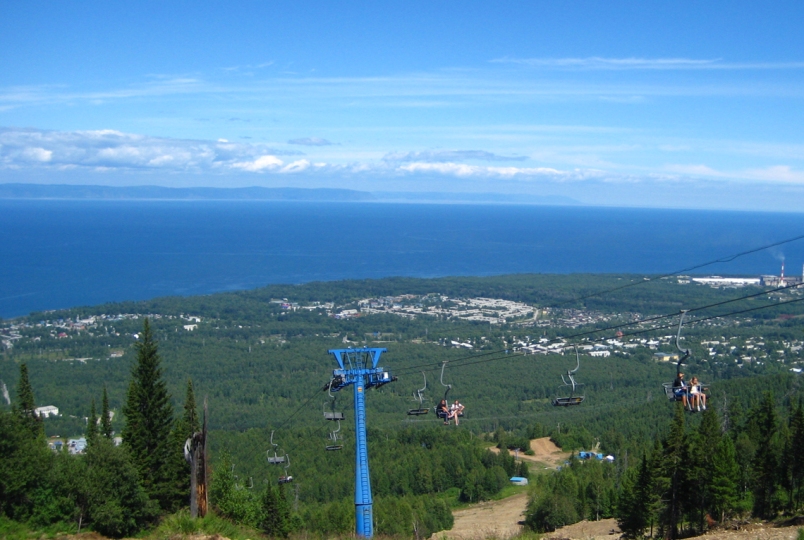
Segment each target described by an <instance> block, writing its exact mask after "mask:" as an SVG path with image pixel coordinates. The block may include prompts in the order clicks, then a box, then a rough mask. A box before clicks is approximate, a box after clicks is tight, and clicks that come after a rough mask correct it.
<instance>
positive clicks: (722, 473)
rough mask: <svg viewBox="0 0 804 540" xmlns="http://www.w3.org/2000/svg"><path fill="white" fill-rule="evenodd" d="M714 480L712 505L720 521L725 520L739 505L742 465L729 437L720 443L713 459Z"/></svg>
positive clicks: (712, 481) (711, 488)
mask: <svg viewBox="0 0 804 540" xmlns="http://www.w3.org/2000/svg"><path fill="white" fill-rule="evenodd" d="M712 467H713V469H712V480H711V485H710V487H709V490H710V492H711V493H712V507H713V510H714V513H715V515H717V516H718V518H719V519H720V521H721V522H722V521H724V520H725V519H726V517H727V516H728V515H729V514H731V513H732V512H733V511H734V509H735V508H736V507H737V503H738V501H739V498H740V490H739V481H740V466H739V465H738V463H737V452H736V451H735V449H734V443H732V442H731V439H730V438H729V437H723V438H722V439H721V440H720V442H719V443H718V446H717V449H716V450H715V452H714V456H713V460H712Z"/></svg>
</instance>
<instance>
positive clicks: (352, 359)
mask: <svg viewBox="0 0 804 540" xmlns="http://www.w3.org/2000/svg"><path fill="white" fill-rule="evenodd" d="M384 352H386V349H371V348H361V349H332V350H330V351H329V353H330V354H332V355H333V356H334V357H335V360H336V361H337V362H338V369H336V370H334V371H333V372H332V380H331V381H330V382H329V384H328V385H327V386H325V387H324V389H325V390H326V389H329V390H331V391H332V392H337V391H338V390H340V389H341V388H346V387H347V386H349V385H350V384H352V385H354V387H355V532H356V533H357V535H358V536H362V537H365V538H371V537H372V536H374V513H373V510H372V499H371V480H370V478H369V460H368V444H367V442H366V395H365V391H366V389H367V388H372V387H374V388H379V387H380V386H382V385H384V384H388V383H389V382H393V381H395V380H396V377H391V375H390V374H389V373H388V372H387V371H385V370H384V369H383V368H381V367H377V363H378V362H379V361H380V356H381V355H382V353H384Z"/></svg>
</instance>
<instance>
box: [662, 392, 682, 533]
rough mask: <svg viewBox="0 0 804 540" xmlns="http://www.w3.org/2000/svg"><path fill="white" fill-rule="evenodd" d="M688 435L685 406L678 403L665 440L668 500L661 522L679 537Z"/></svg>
mask: <svg viewBox="0 0 804 540" xmlns="http://www.w3.org/2000/svg"><path fill="white" fill-rule="evenodd" d="M686 448H687V437H686V430H685V422H684V408H683V406H682V405H681V403H680V402H679V403H677V404H676V412H675V417H674V418H673V423H672V425H671V427H670V433H669V434H668V436H667V438H666V439H665V442H664V457H663V469H664V471H663V476H664V477H666V478H667V484H666V486H667V489H666V491H665V493H664V497H663V499H664V500H665V501H666V506H665V508H664V512H663V513H662V516H661V524H662V526H663V527H664V529H665V534H666V535H669V536H670V538H673V539H675V538H678V534H679V530H678V525H679V522H680V521H681V517H682V513H683V507H684V501H685V484H686V482H685V480H686V479H685V472H686V471H685V464H686V463H685V462H686Z"/></svg>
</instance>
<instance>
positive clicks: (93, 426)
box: [86, 398, 98, 444]
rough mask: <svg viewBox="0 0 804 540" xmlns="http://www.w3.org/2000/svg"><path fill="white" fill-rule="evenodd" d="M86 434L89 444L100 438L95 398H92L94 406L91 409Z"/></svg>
mask: <svg viewBox="0 0 804 540" xmlns="http://www.w3.org/2000/svg"><path fill="white" fill-rule="evenodd" d="M86 436H87V444H93V443H94V442H95V440H96V439H97V438H98V416H97V415H96V414H95V398H92V406H91V407H90V409H89V418H87V433H86Z"/></svg>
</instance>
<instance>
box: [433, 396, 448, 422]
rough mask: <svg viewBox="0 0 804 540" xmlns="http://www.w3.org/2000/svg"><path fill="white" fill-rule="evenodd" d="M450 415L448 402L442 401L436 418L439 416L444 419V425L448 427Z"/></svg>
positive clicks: (437, 409)
mask: <svg viewBox="0 0 804 540" xmlns="http://www.w3.org/2000/svg"><path fill="white" fill-rule="evenodd" d="M449 414H450V413H449V407H447V400H446V399H442V400H441V401H440V402H439V403H438V407H436V416H438V417H439V418H443V419H444V424H447V425H448V424H449V418H450V416H449Z"/></svg>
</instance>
